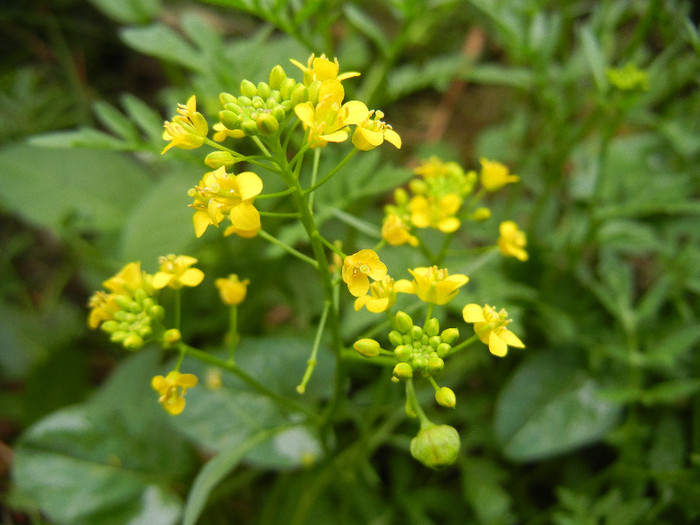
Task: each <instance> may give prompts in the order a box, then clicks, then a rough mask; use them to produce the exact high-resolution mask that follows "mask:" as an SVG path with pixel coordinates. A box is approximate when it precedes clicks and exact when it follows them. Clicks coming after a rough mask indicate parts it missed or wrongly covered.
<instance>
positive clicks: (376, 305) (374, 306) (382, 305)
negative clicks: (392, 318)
mask: <svg viewBox="0 0 700 525" xmlns="http://www.w3.org/2000/svg"><path fill="white" fill-rule="evenodd" d="M388 308H389V298H388V297H381V298H377V299H372V300H370V301H369V302H368V303H367V310H369V311H370V312H372V313H373V314H378V313H380V312H385V311H386V310H387V309H388Z"/></svg>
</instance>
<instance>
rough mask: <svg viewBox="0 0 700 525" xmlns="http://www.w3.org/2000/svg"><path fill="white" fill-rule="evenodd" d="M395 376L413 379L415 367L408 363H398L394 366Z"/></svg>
mask: <svg viewBox="0 0 700 525" xmlns="http://www.w3.org/2000/svg"><path fill="white" fill-rule="evenodd" d="M393 376H394V377H395V378H397V379H403V380H406V379H411V378H412V377H413V368H411V365H409V364H408V363H397V364H396V366H395V367H394V371H393Z"/></svg>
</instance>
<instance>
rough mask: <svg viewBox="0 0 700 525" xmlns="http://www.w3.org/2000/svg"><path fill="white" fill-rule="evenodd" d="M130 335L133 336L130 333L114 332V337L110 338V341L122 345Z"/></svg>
mask: <svg viewBox="0 0 700 525" xmlns="http://www.w3.org/2000/svg"><path fill="white" fill-rule="evenodd" d="M129 335H131V334H130V332H127V331H124V330H117V331H116V332H112V335H111V336H109V340H110V341H112V342H113V343H121V342H122V341H123V340H124V339H126V338H127V337H129Z"/></svg>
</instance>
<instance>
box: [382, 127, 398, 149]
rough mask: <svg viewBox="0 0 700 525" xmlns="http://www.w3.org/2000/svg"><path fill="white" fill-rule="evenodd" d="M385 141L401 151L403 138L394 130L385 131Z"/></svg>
mask: <svg viewBox="0 0 700 525" xmlns="http://www.w3.org/2000/svg"><path fill="white" fill-rule="evenodd" d="M384 140H386V141H387V142H388V143H389V144H391V145H392V146H395V147H396V148H397V149H401V137H400V136H399V134H398V133H396V132H395V131H394V130H393V129H385V130H384Z"/></svg>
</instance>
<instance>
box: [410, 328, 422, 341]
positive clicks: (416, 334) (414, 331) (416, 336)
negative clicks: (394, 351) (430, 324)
mask: <svg viewBox="0 0 700 525" xmlns="http://www.w3.org/2000/svg"><path fill="white" fill-rule="evenodd" d="M411 335H412V336H413V340H414V341H420V340H421V338H422V337H423V329H422V328H421V327H420V326H417V325H414V326H412V327H411Z"/></svg>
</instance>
